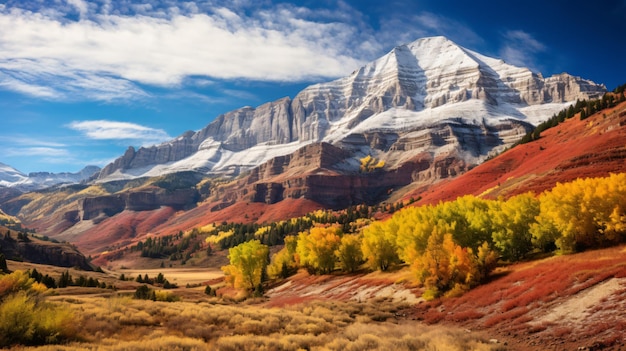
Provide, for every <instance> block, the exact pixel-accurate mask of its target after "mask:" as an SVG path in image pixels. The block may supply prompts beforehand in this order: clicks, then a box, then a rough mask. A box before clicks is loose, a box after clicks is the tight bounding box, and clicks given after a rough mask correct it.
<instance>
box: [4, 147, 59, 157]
mask: <svg viewBox="0 0 626 351" xmlns="http://www.w3.org/2000/svg"><path fill="white" fill-rule="evenodd" d="M4 156H5V157H19V156H24V157H26V156H28V157H31V156H44V157H66V156H69V151H68V150H66V149H59V148H52V147H18V148H14V147H10V148H7V149H5V150H4Z"/></svg>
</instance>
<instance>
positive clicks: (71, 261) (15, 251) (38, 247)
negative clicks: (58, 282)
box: [0, 232, 93, 271]
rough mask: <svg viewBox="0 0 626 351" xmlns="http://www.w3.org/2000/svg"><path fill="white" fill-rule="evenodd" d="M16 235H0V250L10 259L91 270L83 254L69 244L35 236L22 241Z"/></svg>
mask: <svg viewBox="0 0 626 351" xmlns="http://www.w3.org/2000/svg"><path fill="white" fill-rule="evenodd" d="M16 236H17V234H16V233H15V232H13V234H12V239H7V238H5V237H4V234H3V235H2V236H0V252H2V253H4V255H5V256H6V257H7V258H8V259H10V260H20V261H26V262H32V263H39V264H48V265H53V266H58V267H77V268H80V269H83V270H87V271H92V270H93V267H92V265H91V264H90V263H89V262H88V261H87V259H86V258H85V256H84V255H83V254H82V253H80V252H79V251H78V250H76V249H75V248H74V247H73V246H72V245H70V244H63V243H52V242H48V241H43V240H39V239H36V238H32V239H30V240H29V241H22V240H17V239H16Z"/></svg>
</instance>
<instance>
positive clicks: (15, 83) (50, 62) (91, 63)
mask: <svg viewBox="0 0 626 351" xmlns="http://www.w3.org/2000/svg"><path fill="white" fill-rule="evenodd" d="M154 3H155V4H156V5H153V4H152V3H148V4H143V5H138V4H132V3H129V2H126V1H121V2H105V3H102V2H99V3H92V2H87V1H85V0H68V3H67V4H66V6H65V7H63V6H61V5H59V7H58V8H56V9H47V10H46V9H41V8H36V9H35V8H24V7H23V6H22V4H19V5H14V6H4V7H0V33H5V35H0V86H1V87H3V88H4V89H10V90H14V91H18V92H21V93H24V94H29V95H32V96H35V97H39V98H45V99H70V98H71V97H72V96H78V97H82V98H86V99H94V100H104V101H109V100H114V99H123V98H127V99H136V98H143V97H146V96H147V93H146V92H145V91H144V90H143V89H142V88H141V85H154V86H164V87H176V86H179V85H181V84H182V82H183V81H184V79H185V77H189V76H200V77H210V78H215V79H248V80H262V81H302V80H307V79H312V78H315V77H336V76H341V75H343V74H345V73H346V72H349V71H350V70H351V69H354V68H356V67H357V66H358V65H360V64H361V63H363V61H362V60H361V59H360V58H359V54H358V53H355V52H351V51H350V50H348V51H346V50H345V48H346V47H349V46H350V44H351V42H352V40H353V39H354V38H355V37H357V36H358V35H359V32H358V30H357V29H356V28H355V27H353V26H351V25H350V24H345V23H341V22H333V21H332V18H328V16H329V15H328V14H327V13H324V12H321V11H320V12H315V11H313V10H309V9H305V8H300V7H295V6H293V5H275V6H272V7H269V8H262V9H260V10H259V11H254V12H252V13H253V14H252V15H248V14H246V12H243V11H241V12H238V9H237V7H236V6H233V5H231V8H226V7H220V6H215V5H214V6H213V7H210V8H207V7H206V6H207V4H206V3H203V4H202V6H204V7H205V8H200V7H199V6H200V5H198V4H195V3H185V4H184V5H171V4H165V3H161V2H154ZM113 4H115V5H113ZM194 4H195V5H196V6H193V5H194ZM235 4H236V3H235ZM165 5H169V6H165ZM18 6H22V7H18ZM64 11H65V12H64ZM77 11H78V13H79V14H80V20H72V19H70V17H68V16H69V15H70V13H72V12H74V13H76V12H77ZM6 33H10V35H8V34H6Z"/></svg>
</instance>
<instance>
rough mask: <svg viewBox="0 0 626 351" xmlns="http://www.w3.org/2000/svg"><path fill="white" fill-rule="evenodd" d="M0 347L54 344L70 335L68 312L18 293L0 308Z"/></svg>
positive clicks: (71, 322) (71, 317) (72, 320)
mask: <svg viewBox="0 0 626 351" xmlns="http://www.w3.org/2000/svg"><path fill="white" fill-rule="evenodd" d="M0 315H1V316H2V319H0V347H5V346H11V345H15V344H26V345H37V344H44V343H45V344H49V343H57V342H60V341H63V340H66V339H69V338H71V336H72V335H74V327H73V324H74V317H73V315H72V313H71V312H70V311H69V310H66V309H62V308H58V307H55V306H54V305H51V304H47V303H44V302H41V301H39V300H38V299H37V298H36V297H35V296H32V295H30V294H28V293H27V292H25V291H21V292H18V293H15V294H12V295H11V296H9V297H8V298H6V299H5V301H4V302H3V303H2V305H0Z"/></svg>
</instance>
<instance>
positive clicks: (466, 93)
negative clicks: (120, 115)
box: [99, 37, 606, 181]
mask: <svg viewBox="0 0 626 351" xmlns="http://www.w3.org/2000/svg"><path fill="white" fill-rule="evenodd" d="M605 91H606V89H605V87H604V86H603V85H598V84H595V83H593V82H591V81H588V80H585V79H582V78H578V77H574V76H571V75H568V74H566V73H563V74H559V75H555V76H552V77H549V78H546V79H544V78H543V77H542V76H541V75H540V74H535V73H533V72H532V71H531V70H529V69H528V68H523V67H516V66H512V65H509V64H507V63H505V62H504V61H502V60H499V59H495V58H490V57H487V56H484V55H481V54H479V53H476V52H473V51H471V50H468V49H465V48H463V47H461V46H458V45H457V44H455V43H454V42H452V41H450V40H448V39H446V38H444V37H432V38H424V39H420V40H417V41H415V42H413V43H410V44H408V45H402V46H398V47H396V48H394V49H393V50H392V51H391V52H389V53H388V54H387V55H385V56H383V57H381V58H379V59H377V60H375V61H373V62H371V63H369V64H366V65H365V66H363V67H361V68H360V69H358V70H356V71H354V72H353V73H352V74H351V75H349V76H347V77H345V78H340V79H337V80H335V81H332V82H328V83H321V84H315V85H311V86H309V87H307V88H305V89H304V90H302V91H301V92H300V93H298V94H297V95H296V96H295V97H294V98H293V99H290V98H283V99H279V100H276V101H273V102H269V103H266V104H263V105H261V106H259V107H257V108H252V107H244V108H241V109H238V110H235V111H231V112H228V113H226V114H224V115H221V116H218V117H217V118H216V119H215V120H214V121H213V122H212V123H210V124H209V125H207V127H205V128H204V129H202V130H200V131H198V132H187V133H185V134H183V135H181V136H180V137H178V138H176V139H174V140H172V141H169V142H166V143H163V144H161V145H155V146H152V147H148V148H140V149H139V150H134V149H133V148H129V149H128V150H127V152H126V153H125V154H124V155H123V156H122V157H120V158H118V159H117V160H115V161H114V162H113V163H111V164H109V165H108V166H106V167H105V168H104V169H103V170H102V172H101V173H100V178H99V180H100V181H109V180H114V179H126V178H135V177H139V176H154V175H160V174H164V173H172V172H179V171H185V170H196V171H200V172H204V173H220V174H231V175H236V174H238V173H239V172H240V171H243V170H247V169H250V168H253V167H255V166H258V165H260V164H262V163H264V162H266V161H268V160H270V159H272V158H274V157H276V156H282V155H286V154H288V153H291V152H293V151H295V150H297V149H299V148H301V147H303V146H305V145H308V144H310V143H315V142H321V141H324V142H328V143H331V144H334V145H338V146H340V147H342V148H344V149H349V150H350V151H352V152H353V153H354V155H355V157H358V156H363V155H366V154H374V155H377V156H380V157H383V158H384V159H385V160H387V161H388V162H387V164H388V165H389V166H390V167H399V166H400V164H401V163H402V162H403V161H404V160H407V159H409V158H410V157H412V156H415V155H418V154H420V153H424V152H428V153H430V154H432V155H433V156H435V155H437V154H441V153H445V152H451V151H453V150H456V151H458V152H459V154H464V155H469V156H467V157H469V158H470V159H468V161H469V162H470V163H479V162H480V161H481V160H482V159H484V158H485V157H486V156H487V155H488V154H489V153H492V152H494V151H497V150H500V149H502V148H504V147H506V146H508V145H510V144H511V143H513V142H515V141H516V140H517V139H519V138H521V136H522V135H523V134H524V133H525V131H526V130H527V129H528V128H530V125H536V124H538V123H539V122H541V121H543V120H545V119H547V118H549V117H550V116H551V115H552V114H554V113H556V112H558V111H560V110H562V109H563V108H565V107H567V106H568V105H570V104H572V103H573V102H575V101H576V99H589V98H597V97H600V96H601V95H602V94H603V93H604V92H605ZM374 139H376V140H377V141H376V142H374V141H373V140H374ZM444 144H445V145H444Z"/></svg>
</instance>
